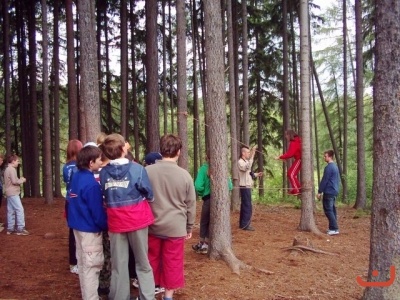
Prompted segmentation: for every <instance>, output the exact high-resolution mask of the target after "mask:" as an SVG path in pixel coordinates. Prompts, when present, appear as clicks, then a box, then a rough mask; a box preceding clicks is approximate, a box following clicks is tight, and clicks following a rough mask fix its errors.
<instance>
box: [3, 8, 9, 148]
mask: <svg viewBox="0 0 400 300" xmlns="http://www.w3.org/2000/svg"><path fill="white" fill-rule="evenodd" d="M2 2H3V55H4V59H3V62H4V65H3V73H4V106H5V116H6V119H5V141H6V142H5V146H6V147H5V148H6V153H7V154H10V153H11V89H10V35H9V32H10V18H9V14H8V0H3V1H2Z"/></svg>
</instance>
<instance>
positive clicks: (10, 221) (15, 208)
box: [7, 195, 25, 231]
mask: <svg viewBox="0 0 400 300" xmlns="http://www.w3.org/2000/svg"><path fill="white" fill-rule="evenodd" d="M15 218H16V219H17V222H16V223H15ZM15 226H16V227H15ZM24 228H25V214H24V207H23V206H22V202H21V198H20V197H19V195H16V196H8V197H7V230H8V231H14V230H17V231H21V230H22V229H24Z"/></svg>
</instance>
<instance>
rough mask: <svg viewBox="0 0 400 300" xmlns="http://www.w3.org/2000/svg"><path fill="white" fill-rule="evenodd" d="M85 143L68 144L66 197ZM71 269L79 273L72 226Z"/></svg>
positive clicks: (64, 178) (71, 141) (74, 141)
mask: <svg viewBox="0 0 400 300" xmlns="http://www.w3.org/2000/svg"><path fill="white" fill-rule="evenodd" d="M82 147H83V145H82V142H81V141H79V140H70V141H69V142H68V146H67V162H66V163H65V165H64V166H63V171H62V172H63V180H64V182H65V185H66V191H67V192H66V197H67V195H68V191H69V189H70V188H71V181H72V175H73V173H74V172H76V170H77V168H76V156H77V155H78V153H79V151H81V149H82ZM68 204H69V202H68V199H66V201H65V217H66V219H67V221H68ZM68 252H69V258H68V259H69V270H70V272H71V273H72V274H78V263H77V260H76V247H75V236H74V231H73V230H72V228H69V236H68Z"/></svg>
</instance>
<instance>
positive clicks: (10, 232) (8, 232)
mask: <svg viewBox="0 0 400 300" xmlns="http://www.w3.org/2000/svg"><path fill="white" fill-rule="evenodd" d="M7 234H16V232H15V231H14V230H8V229H7Z"/></svg>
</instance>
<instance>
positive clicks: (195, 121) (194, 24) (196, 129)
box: [190, 0, 202, 174]
mask: <svg viewBox="0 0 400 300" xmlns="http://www.w3.org/2000/svg"><path fill="white" fill-rule="evenodd" d="M190 5H191V17H192V49H193V174H197V171H198V167H199V164H198V161H199V149H201V147H200V145H201V142H200V141H201V140H200V139H199V128H200V124H199V122H198V120H199V119H200V116H199V98H198V91H197V89H198V85H197V51H196V41H197V38H198V33H197V14H196V1H195V0H191V1H190ZM200 153H202V152H200Z"/></svg>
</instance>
